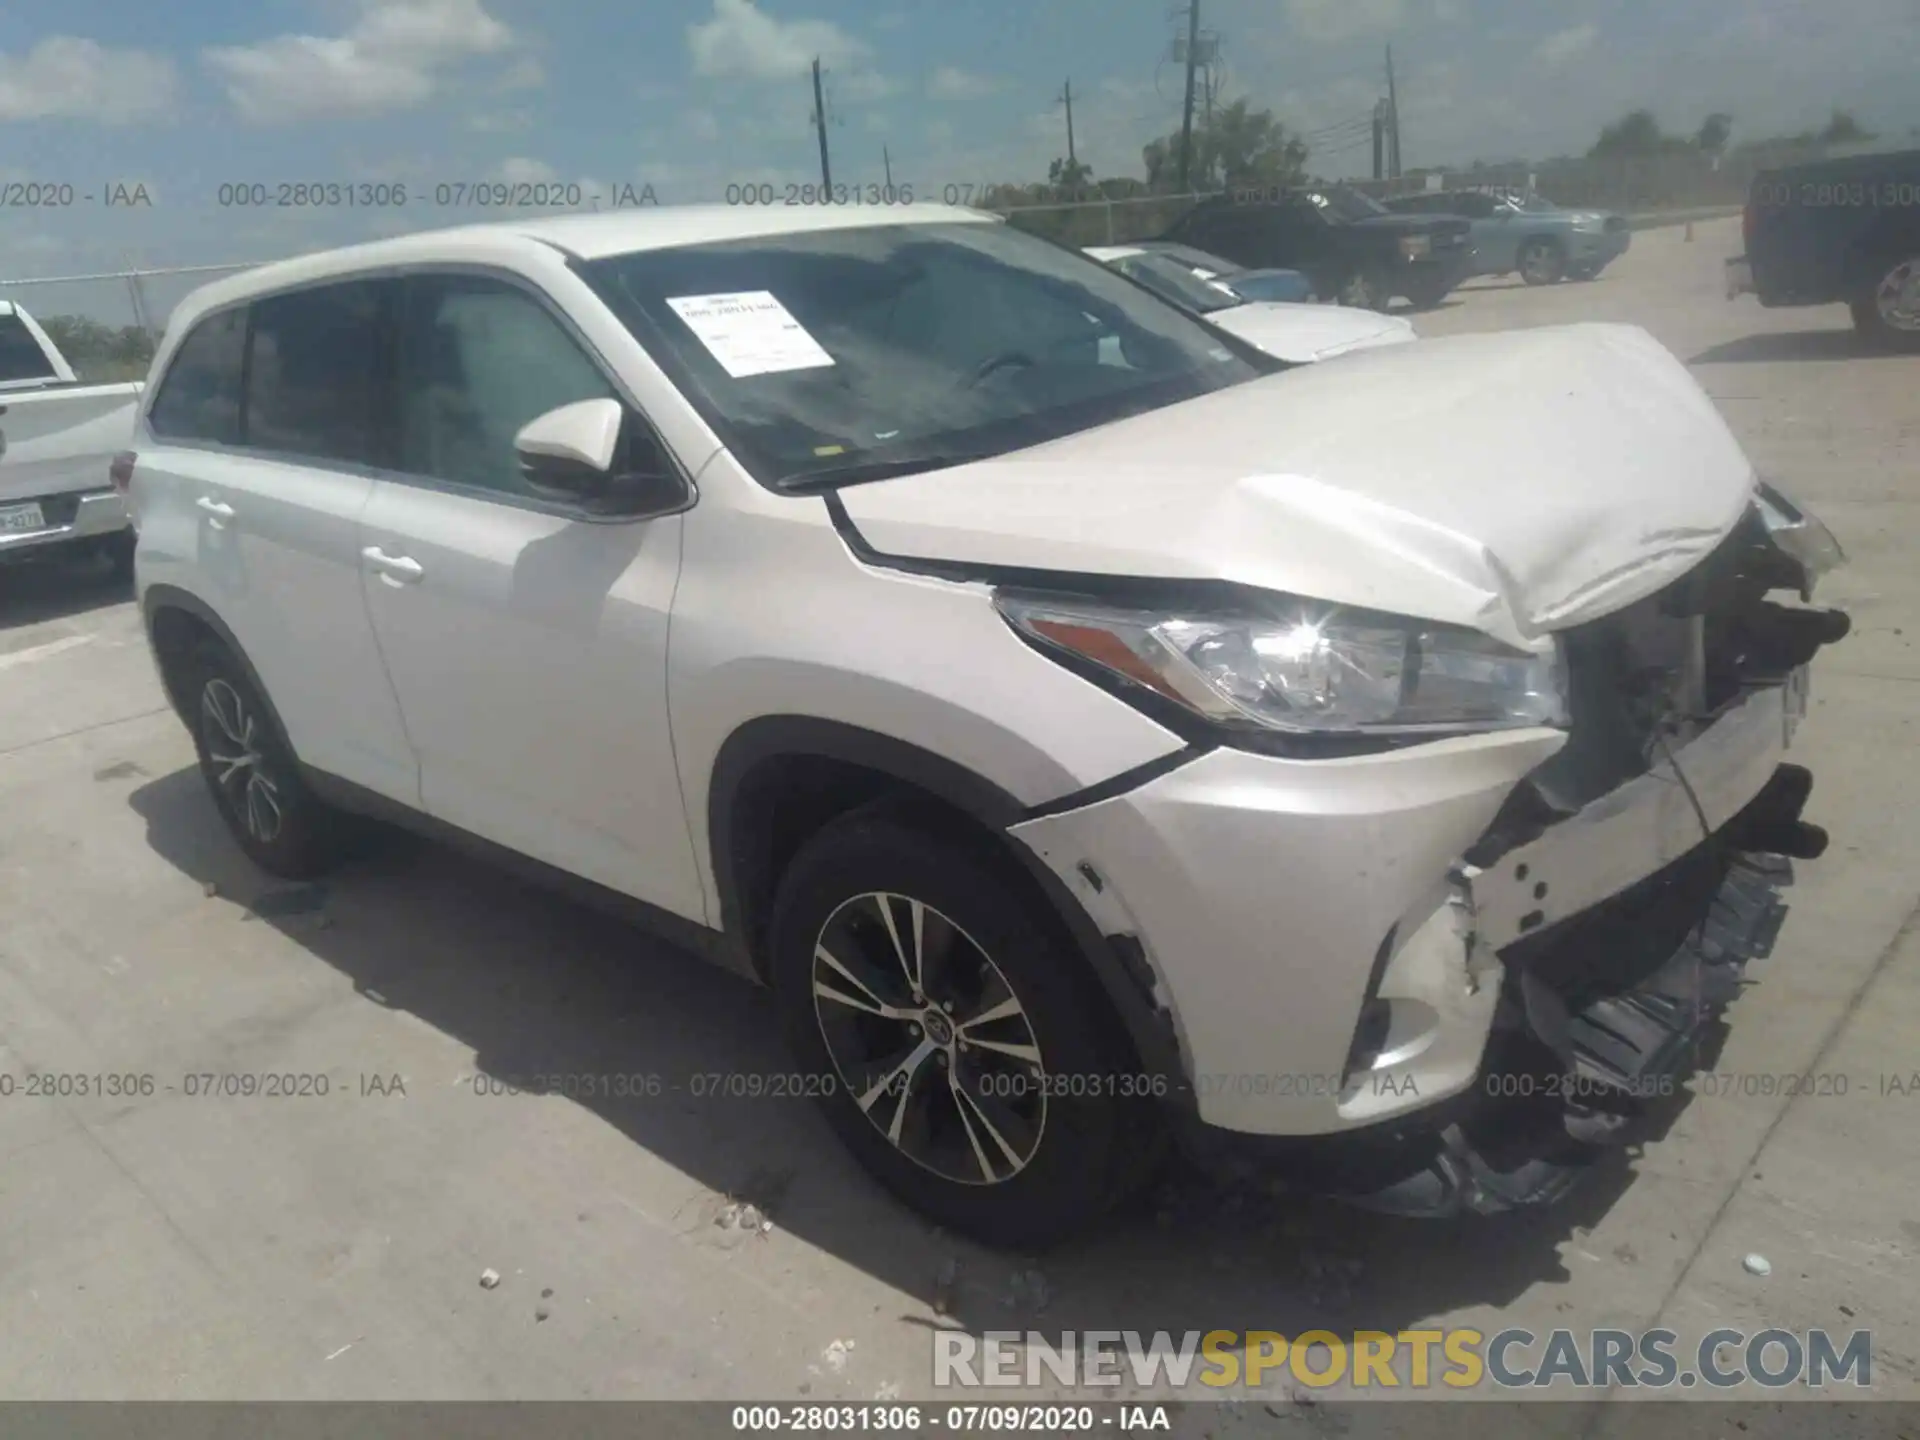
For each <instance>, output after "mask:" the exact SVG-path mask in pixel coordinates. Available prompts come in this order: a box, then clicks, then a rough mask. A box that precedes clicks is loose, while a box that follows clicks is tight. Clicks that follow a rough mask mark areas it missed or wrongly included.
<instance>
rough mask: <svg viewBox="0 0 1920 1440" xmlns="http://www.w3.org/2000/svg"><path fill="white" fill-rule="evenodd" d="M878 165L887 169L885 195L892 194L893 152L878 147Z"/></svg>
mask: <svg viewBox="0 0 1920 1440" xmlns="http://www.w3.org/2000/svg"><path fill="white" fill-rule="evenodd" d="M880 163H881V164H882V165H884V166H886V167H887V194H888V195H892V194H893V152H892V151H891V150H889V149H887V147H886V146H884V145H882V146H881V147H880Z"/></svg>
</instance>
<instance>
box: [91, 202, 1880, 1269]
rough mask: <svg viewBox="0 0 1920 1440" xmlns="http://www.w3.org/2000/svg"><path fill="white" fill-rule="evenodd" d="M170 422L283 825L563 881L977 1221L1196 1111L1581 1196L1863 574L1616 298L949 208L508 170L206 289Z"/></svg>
mask: <svg viewBox="0 0 1920 1440" xmlns="http://www.w3.org/2000/svg"><path fill="white" fill-rule="evenodd" d="M1381 396H1387V397H1390V403H1384V404H1383V403H1379V397H1381ZM136 449H137V455H136V456H134V457H123V459H128V460H129V461H130V463H131V465H132V469H133V478H132V482H131V490H130V493H131V500H132V505H133V513H134V516H135V519H136V523H137V526H138V531H139V545H138V555H137V576H138V583H139V588H140V592H141V597H142V604H143V607H144V613H145V616H146V621H147V625H148V630H149V634H150V637H151V642H152V647H153V650H154V654H155V656H156V658H157V661H158V664H159V667H160V671H161V674H162V676H163V677H164V680H165V683H166V686H167V689H168V691H169V693H170V695H171V697H172V700H173V702H174V704H175V705H176V707H177V708H178V710H179V712H180V715H181V717H182V718H183V719H184V720H185V721H186V723H187V725H188V726H189V728H190V729H191V731H192V733H193V735H194V738H195V741H196V743H197V746H198V748H199V754H200V761H201V765H202V768H203V770H204V771H205V774H206V778H207V781H208V783H209V786H210V788H211V790H212V794H213V797H214V799H215V801H216V802H217V804H218V805H219V807H220V811H221V813H222V815H223V816H224V817H225V818H226V821H227V823H228V825H229V826H230V827H231V829H232V831H233V834H234V836H235V838H236V839H237V840H238V842H239V844H240V845H241V846H242V847H244V849H245V850H246V852H247V853H248V854H249V855H251V856H252V857H253V858H254V859H255V860H256V861H257V862H258V863H259V864H260V865H262V866H263V867H265V868H266V869H267V870H269V871H271V872H273V873H275V874H279V875H286V876H300V875H308V874H311V873H314V872H315V871H317V870H318V869H320V868H321V867H322V866H324V865H326V864H327V863H329V862H330V861H332V860H333V859H335V858H336V857H337V856H338V855H339V854H340V853H341V846H342V841H343V837H345V836H347V835H348V834H349V833H350V831H351V827H350V826H348V825H346V824H344V823H343V821H344V819H345V817H347V816H349V815H374V816H379V817H389V818H398V819H400V820H403V821H407V822H410V823H414V824H416V825H422V826H426V827H428V828H431V829H433V830H435V831H437V832H439V833H442V834H447V835H450V836H455V837H462V836H464V837H467V838H470V839H476V840H478V841H480V842H483V844H484V845H485V846H486V848H488V849H489V850H490V851H492V852H493V853H496V854H503V855H507V856H512V857H518V858H519V859H520V860H523V861H526V862H530V863H531V864H533V865H534V866H535V867H536V868H538V869H539V870H541V871H542V872H543V873H547V874H550V875H554V876H556V877H561V878H567V879H570V880H573V881H586V882H590V886H589V888H590V889H592V890H593V892H594V893H595V894H599V895H602V896H606V897H617V898H618V899H620V900H621V901H623V902H626V903H627V904H628V908H630V909H632V910H635V911H638V912H640V913H642V914H644V915H645V916H647V917H650V918H651V919H652V920H654V921H656V922H658V924H659V925H660V926H661V927H662V928H663V929H664V930H665V931H666V932H667V933H668V934H669V935H671V936H673V937H675V938H677V939H678V940H680V941H682V942H684V943H686V944H689V945H692V946H695V947H698V948H699V949H701V950H703V951H704V952H706V953H708V954H710V955H712V956H713V957H715V958H716V959H719V960H721V961H722V962H723V963H727V964H731V965H734V966H737V967H739V968H740V969H741V970H742V971H744V972H745V973H747V974H748V975H751V976H753V977H755V978H757V979H759V980H762V981H764V982H766V983H767V984H769V985H770V986H771V987H772V990H773V992H774V994H775V995H776V997H777V1003H778V1005H779V1007H780V1008H781V1010H782V1011H783V1013H784V1016H785V1019H786V1021H787V1026H788V1030H789V1033H790V1038H791V1044H792V1048H793V1052H794V1057H793V1058H794V1060H795V1061H796V1062H797V1065H798V1067H799V1070H800V1071H801V1072H803V1073H804V1074H805V1076H807V1077H808V1083H809V1085H810V1087H811V1088H813V1089H814V1090H816V1091H817V1092H818V1093H819V1095H820V1097H821V1100H822V1103H823V1104H824V1106H825V1108H826V1112H827V1114H828V1115H829V1116H830V1117H831V1118H832V1121H833V1123H834V1124H835V1125H836V1127H837V1128H838V1130H839V1132H840V1134H841V1135H842V1136H843V1137H844V1139H845V1141H846V1143H847V1144H848V1145H849V1146H850V1147H851V1148H852V1149H853V1151H854V1152H855V1154H856V1155H858V1157H859V1158H860V1159H861V1161H862V1162H863V1163H865V1164H866V1165H867V1166H868V1167H869V1168H870V1169H871V1170H872V1171H873V1173H874V1174H875V1175H876V1176H877V1177H879V1179H880V1180H882V1181H883V1182H884V1183H885V1184H887V1185H888V1186H889V1187H891V1188H892V1189H893V1190H894V1191H895V1192H896V1193H898V1194H899V1195H901V1196H902V1197H904V1198H905V1199H906V1200H908V1201H909V1202H910V1203H912V1204H914V1205H916V1206H918V1207H919V1208H920V1209H921V1210H922V1211H924V1212H925V1213H927V1214H929V1215H931V1216H933V1217H935V1218H937V1219H938V1220H939V1221H940V1222H941V1223H944V1224H946V1225H948V1226H951V1227H953V1228H955V1229H959V1230H965V1231H968V1232H971V1233H973V1234H975V1235H979V1236H982V1237H985V1238H987V1239H989V1240H993V1241H999V1242H1005V1243H1009V1244H1015V1243H1017V1244H1039V1243H1044V1242H1046V1241H1048V1240H1050V1239H1054V1238H1058V1237H1060V1236H1062V1235H1064V1234H1066V1233H1068V1232H1070V1231H1072V1230H1073V1229H1074V1228H1075V1227H1077V1226H1079V1225H1082V1224H1084V1223H1085V1222H1086V1221H1087V1220H1089V1219H1090V1218H1091V1217H1093V1216H1094V1215H1095V1214H1097V1212H1098V1211H1099V1210H1100V1209H1101V1208H1102V1207H1103V1206H1105V1205H1107V1204H1108V1203H1110V1202H1112V1201H1113V1200H1115V1199H1116V1198H1118V1197H1119V1196H1121V1195H1123V1194H1124V1193H1125V1192H1126V1191H1127V1189H1128V1188H1129V1186H1130V1185H1132V1184H1133V1183H1135V1182H1136V1181H1137V1180H1138V1179H1139V1178H1140V1177H1142V1176H1143V1175H1144V1174H1145V1173H1146V1172H1147V1171H1148V1170H1149V1169H1150V1168H1151V1167H1152V1165H1153V1164H1154V1163H1155V1162H1156V1160H1157V1158H1158V1157H1159V1156H1160V1155H1161V1154H1162V1153H1163V1147H1162V1145H1161V1143H1160V1142H1161V1140H1162V1139H1163V1138H1165V1137H1166V1136H1169V1135H1174V1136H1179V1137H1183V1138H1184V1139H1186V1140H1187V1141H1189V1142H1191V1143H1190V1145H1189V1149H1190V1151H1191V1152H1192V1153H1196V1154H1200V1155H1202V1156H1203V1157H1206V1156H1208V1155H1209V1154H1210V1153H1211V1155H1212V1158H1216V1159H1222V1160H1233V1161H1236V1162H1244V1163H1251V1164H1253V1165H1255V1166H1262V1165H1266V1164H1269V1163H1272V1164H1277V1165H1279V1166H1280V1167H1281V1173H1283V1174H1284V1175H1286V1176H1288V1177H1290V1178H1292V1179H1296V1180H1300V1181H1302V1182H1308V1181H1310V1182H1312V1183H1315V1184H1323V1185H1325V1186H1327V1187H1329V1188H1332V1189H1335V1190H1338V1191H1340V1192H1342V1193H1347V1194H1351V1195H1353V1196H1355V1197H1357V1198H1360V1199H1363V1200H1365V1201H1367V1202H1368V1203H1371V1204H1374V1205H1377V1206H1382V1207H1385V1208H1390V1209H1396V1210H1400V1211H1403V1212H1418V1213H1450V1212H1455V1211H1459V1210H1462V1209H1471V1210H1479V1211H1487V1210H1496V1209H1500V1208H1503V1207H1506V1206H1510V1205H1516V1204H1522V1203H1527V1202H1530V1201H1539V1200H1544V1199H1548V1198H1551V1197H1553V1196H1555V1195H1557V1194H1559V1193H1562V1192H1563V1191H1564V1189H1565V1188H1566V1185H1567V1182H1568V1180H1569V1178H1570V1177H1571V1176H1572V1175H1573V1174H1575V1173H1577V1168H1578V1166H1579V1165H1580V1164H1581V1163H1582V1162H1583V1161H1584V1160H1585V1159H1586V1158H1587V1157H1588V1156H1590V1155H1591V1154H1593V1153H1595V1152H1596V1151H1597V1149H1598V1148H1599V1147H1600V1146H1601V1145H1603V1144H1604V1143H1606V1142H1607V1141H1609V1140H1611V1139H1614V1138H1617V1135H1618V1133H1620V1127H1621V1125H1622V1123H1623V1122H1624V1121H1625V1120H1626V1119H1628V1118H1630V1117H1631V1115H1632V1114H1633V1113H1634V1112H1635V1110H1636V1109H1637V1108H1638V1107H1639V1106H1640V1105H1641V1104H1643V1103H1644V1102H1646V1101H1647V1100H1648V1099H1649V1098H1650V1097H1657V1096H1659V1095H1661V1094H1665V1093H1669V1092H1670V1090H1671V1089H1672V1087H1673V1084H1674V1083H1675V1077H1676V1076H1677V1075H1684V1073H1685V1070H1686V1065H1687V1059H1688V1055H1689V1042H1690V1041H1691V1039H1692V1038H1693V1035H1694V1032H1695V1031H1696V1029H1697V1028H1698V1026H1699V1025H1700V1023H1701V1022H1702V1019H1703V1015H1704V1007H1703V1006H1702V1005H1701V1004H1700V1003H1699V1002H1700V999H1701V997H1702V995H1706V996H1707V997H1709V998H1711V997H1713V996H1717V995H1719V994H1721V993H1722V992H1723V991H1724V988H1725V982H1726V981H1727V980H1729V979H1730V978H1731V977H1733V976H1736V975H1737V974H1738V971H1739V966H1740V964H1741V962H1742V961H1743V959H1745V958H1746V957H1748V956H1750V955H1752V954H1755V953H1758V952H1759V951H1761V950H1763V949H1764V948H1765V945H1766V943H1767V939H1768V931H1769V928H1770V926H1771V924H1772V923H1773V922H1774V921H1775V920H1776V919H1777V912H1778V908H1779V907H1778V905H1777V902H1776V901H1775V899H1774V886H1775V882H1776V881H1777V880H1778V879H1780V878H1782V875H1783V871H1784V865H1783V864H1782V863H1781V862H1780V861H1779V860H1778V858H1777V857H1779V856H1782V855H1812V854H1815V853H1817V852H1818V850H1819V849H1820V847H1821V842H1822V838H1823V837H1822V836H1821V835H1820V833H1819V832H1818V831H1817V830H1815V829H1814V828H1813V827H1811V826H1807V825H1804V824H1802V823H1801V822H1800V820H1799V814H1800V809H1801V805H1802V803H1803V802H1804V800H1805V798H1806V793H1807V788H1808V784H1809V780H1808V777H1807V775H1806V772H1805V771H1804V770H1800V769H1798V768H1797V767H1794V766H1790V765H1783V764H1782V762H1781V755H1782V751H1783V749H1784V747H1785V745H1786V743H1787V740H1788V737H1789V735H1790V733H1791V730H1792V727H1793V722H1794V720H1795V718H1796V717H1797V715H1798V713H1799V710H1800V706H1801V703H1802V697H1803V695H1804V684H1803V677H1804V667H1805V664H1806V661H1807V659H1808V658H1809V657H1810V656H1811V655H1812V653H1813V652H1814V650H1816V649H1817V648H1819V646H1820V645H1821V644H1822V643H1824V642H1826V641H1827V640H1830V639H1833V638H1837V636H1838V635H1839V634H1840V633H1841V632H1842V631H1844V629H1845V626H1846V618H1845V616H1844V615H1842V614H1839V613H1838V612H1829V611H1824V610H1817V609H1812V608H1809V607H1804V606H1800V605H1785V604H1781V603H1778V602H1777V601H1776V600H1773V599H1769V598H1767V596H1768V594H1769V592H1777V591H1781V590H1804V589H1806V588H1807V587H1810V586H1811V584H1812V582H1813V579H1814V577H1815V576H1816V575H1817V573H1818V572H1819V571H1820V570H1822V569H1823V568H1825V566H1826V565H1827V564H1829V563H1830V562H1832V561H1833V560H1834V559H1835V558H1836V557H1837V551H1836V549H1835V547H1833V545H1832V543H1831V536H1829V535H1828V534H1827V533H1826V531H1825V530H1824V529H1823V528H1821V527H1820V526H1819V525H1818V524H1817V522H1814V521H1812V520H1810V519H1808V518H1807V517H1805V516H1803V515H1801V514H1799V513H1798V512H1796V511H1794V510H1793V509H1792V508H1791V506H1790V505H1789V504H1788V503H1787V502H1786V501H1785V500H1783V499H1781V498H1780V497H1778V496H1777V494H1775V493H1773V492H1770V491H1768V490H1766V489H1765V488H1764V487H1757V486H1756V482H1755V478H1754V476H1753V473H1752V470H1751V467H1750V466H1749V464H1748V462H1747V460H1746V459H1745V457H1744V456H1743V455H1742V453H1741V451H1740V449H1739V447H1738V445H1737V444H1736V443H1735V441H1734V440H1733V438H1732V436H1731V435H1730V434H1729V433H1728V431H1727V429H1726V427H1725V426H1724V425H1723V424H1722V422H1721V421H1720V419H1719V418H1718V416H1717V414H1716V412H1715V410H1714V408H1713V406H1712V404H1711V403H1710V402H1709V400H1708V399H1707V397H1706V396H1705V395H1704V394H1703V393H1702V392H1701V391H1700V390H1699V388H1698V387H1697V386H1696V385H1695V384H1694V383H1693V381H1692V380H1691V379H1690V378H1689V376H1688V375H1687V373H1686V371H1685V370H1684V369H1683V368H1682V367H1681V365H1680V364H1679V363H1678V362H1677V361H1676V360H1675V359H1674V358H1673V357H1672V356H1671V355H1670V354H1669V353H1668V352H1667V351H1665V350H1664V349H1662V348H1661V347H1660V346H1659V345H1658V344H1656V343H1655V342H1654V341H1653V340H1652V339H1651V338H1650V337H1648V336H1647V335H1646V334H1644V333H1643V332H1641V331H1638V330H1635V329H1630V328H1625V327H1612V326H1575V327H1570V328H1556V329H1540V330H1531V331H1524V332H1519V333H1512V334H1496V335H1474V336H1466V337H1461V338H1457V339H1441V340H1429V341H1422V342H1421V343H1420V344H1418V345H1404V346H1393V347H1388V348H1381V349H1376V350H1372V351H1368V352H1364V353H1360V354H1354V355H1350V356H1348V357H1346V358H1344V359H1343V360H1342V361H1341V362H1340V363H1339V364H1338V365H1327V366H1301V367H1293V366H1289V365H1287V364H1286V363H1284V362H1282V361H1278V360H1276V359H1274V358H1272V357H1269V356H1266V355H1263V354H1262V353H1261V352H1259V351H1257V350H1255V349H1253V348H1251V347H1250V346H1248V345H1246V344H1245V343H1244V342H1242V341H1240V340H1237V339H1235V338H1234V337H1232V336H1230V335H1228V334H1226V333H1225V332H1222V331H1219V330H1216V329H1214V328H1212V327H1210V326H1208V325H1207V324H1205V323H1204V322H1203V321H1200V320H1198V319H1195V318H1193V317H1191V316H1189V315H1187V314H1184V313H1182V312H1181V311H1179V310H1177V309H1175V308H1173V307H1172V306H1169V305H1167V304H1165V303H1164V302H1162V301H1161V300H1159V299H1157V298H1155V297H1154V296H1152V295H1150V294H1148V293H1147V292H1145V291H1143V290H1142V289H1141V288H1140V287H1139V286H1137V285H1135V284H1133V283H1131V282H1130V281H1128V280H1126V279H1124V278H1123V277H1121V276H1119V275H1116V274H1113V273H1111V272H1109V271H1108V270H1106V269H1104V268H1103V267H1101V266H1100V265H1098V264H1096V263H1095V262H1093V261H1092V260H1089V259H1086V258H1085V257H1082V256H1079V255H1076V254H1073V253H1071V252H1068V251H1065V250H1063V249H1061V248H1059V247H1056V246H1053V245H1051V244H1048V243H1046V242H1044V241H1041V240H1038V239H1036V238H1033V237H1031V236H1027V235H1023V234H1021V233H1020V232H1018V231H1017V230H1014V229H1011V228H1009V227H1007V226H1005V225H1003V224H1000V223H996V222H995V221H994V220H993V219H992V218H991V217H987V216H983V215H979V214H976V213H973V212H969V211H962V210H952V209H947V208H943V207H930V206H911V207H902V208H900V209H898V210H897V211H895V210H890V211H886V212H876V211H874V210H871V209H868V210H860V209H842V208H826V209H817V210H804V211H803V210H786V211H773V212H769V211H764V210H753V209H719V208H690V209H687V210H673V209H668V210H650V211H645V212H637V213H629V214H622V215H596V216H572V217H563V218H545V219H528V220H524V221H515V222H512V223H506V224H499V225H488V226H482V227H475V228H465V229H457V230H449V231H443V232H439V233H430V234H421V235H415V236H411V237H407V238H403V239H397V240H388V241H382V242H379V243H376V244H370V245H365V246H361V247H357V248H353V249H346V250H339V251H335V252H331V253H327V254H320V255H313V256H308V257H306V258H303V259H298V260H293V261H289V262H286V263H283V264H278V265H272V266H268V267H266V268H263V269H259V270H255V271H252V272H249V273H247V274H245V275H242V276H239V277H237V278H233V279H229V280H225V281H222V282H220V283H218V284H215V285H212V286H209V287H207V288H206V289H203V290H201V291H199V292H198V293H197V294H196V295H195V296H194V297H193V298H192V299H190V300H189V301H188V302H187V303H186V304H185V305H184V306H183V307H182V308H181V309H180V310H179V311H178V312H177V313H176V315H175V316H174V318H173V320H172V323H171V325H170V326H169V329H168V333H167V336H166V338H165V340H164V342H163V344H162V346H161V348H160V351H159V353H158V355H157V356H156V357H155V361H154V369H153V373H152V383H151V385H150V386H149V389H148V391H147V396H146V399H145V404H144V407H143V413H142V415H141V418H140V422H139V433H138V438H137V440H136ZM1676 780H1678V781H1679V783H1677V784H1676V783H1675V781H1676ZM1756 854H1761V855H1765V856H1770V857H1775V858H1770V859H1765V860H1756V859H1755V858H1754V856H1755V855H1756ZM1676 997H1679V998H1676ZM645 1058H646V1057H644V1056H636V1057H634V1060H635V1063H637V1064H638V1063H644V1061H645Z"/></svg>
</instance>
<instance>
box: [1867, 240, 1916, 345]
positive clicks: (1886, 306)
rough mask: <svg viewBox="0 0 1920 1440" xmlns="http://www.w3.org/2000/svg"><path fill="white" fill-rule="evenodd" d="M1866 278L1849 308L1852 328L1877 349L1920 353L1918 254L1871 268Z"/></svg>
mask: <svg viewBox="0 0 1920 1440" xmlns="http://www.w3.org/2000/svg"><path fill="white" fill-rule="evenodd" d="M1868 276H1869V278H1868V282H1867V284H1866V286H1865V287H1864V288H1863V291H1862V293H1861V294H1860V295H1858V296H1856V297H1855V298H1854V300H1853V303H1852V306H1851V309H1852V311H1853V324H1854V328H1855V329H1857V330H1858V331H1859V332H1860V334H1861V337H1862V338H1863V339H1865V340H1866V341H1868V342H1869V343H1870V344H1872V345H1874V346H1877V347H1878V348H1880V349H1883V350H1896V351H1902V352H1905V353H1908V354H1912V353H1915V352H1920V254H1915V255H1908V256H1904V257H1899V258H1896V259H1894V260H1892V261H1890V262H1883V263H1881V264H1879V265H1875V266H1872V267H1870V268H1869V270H1868Z"/></svg>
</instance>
